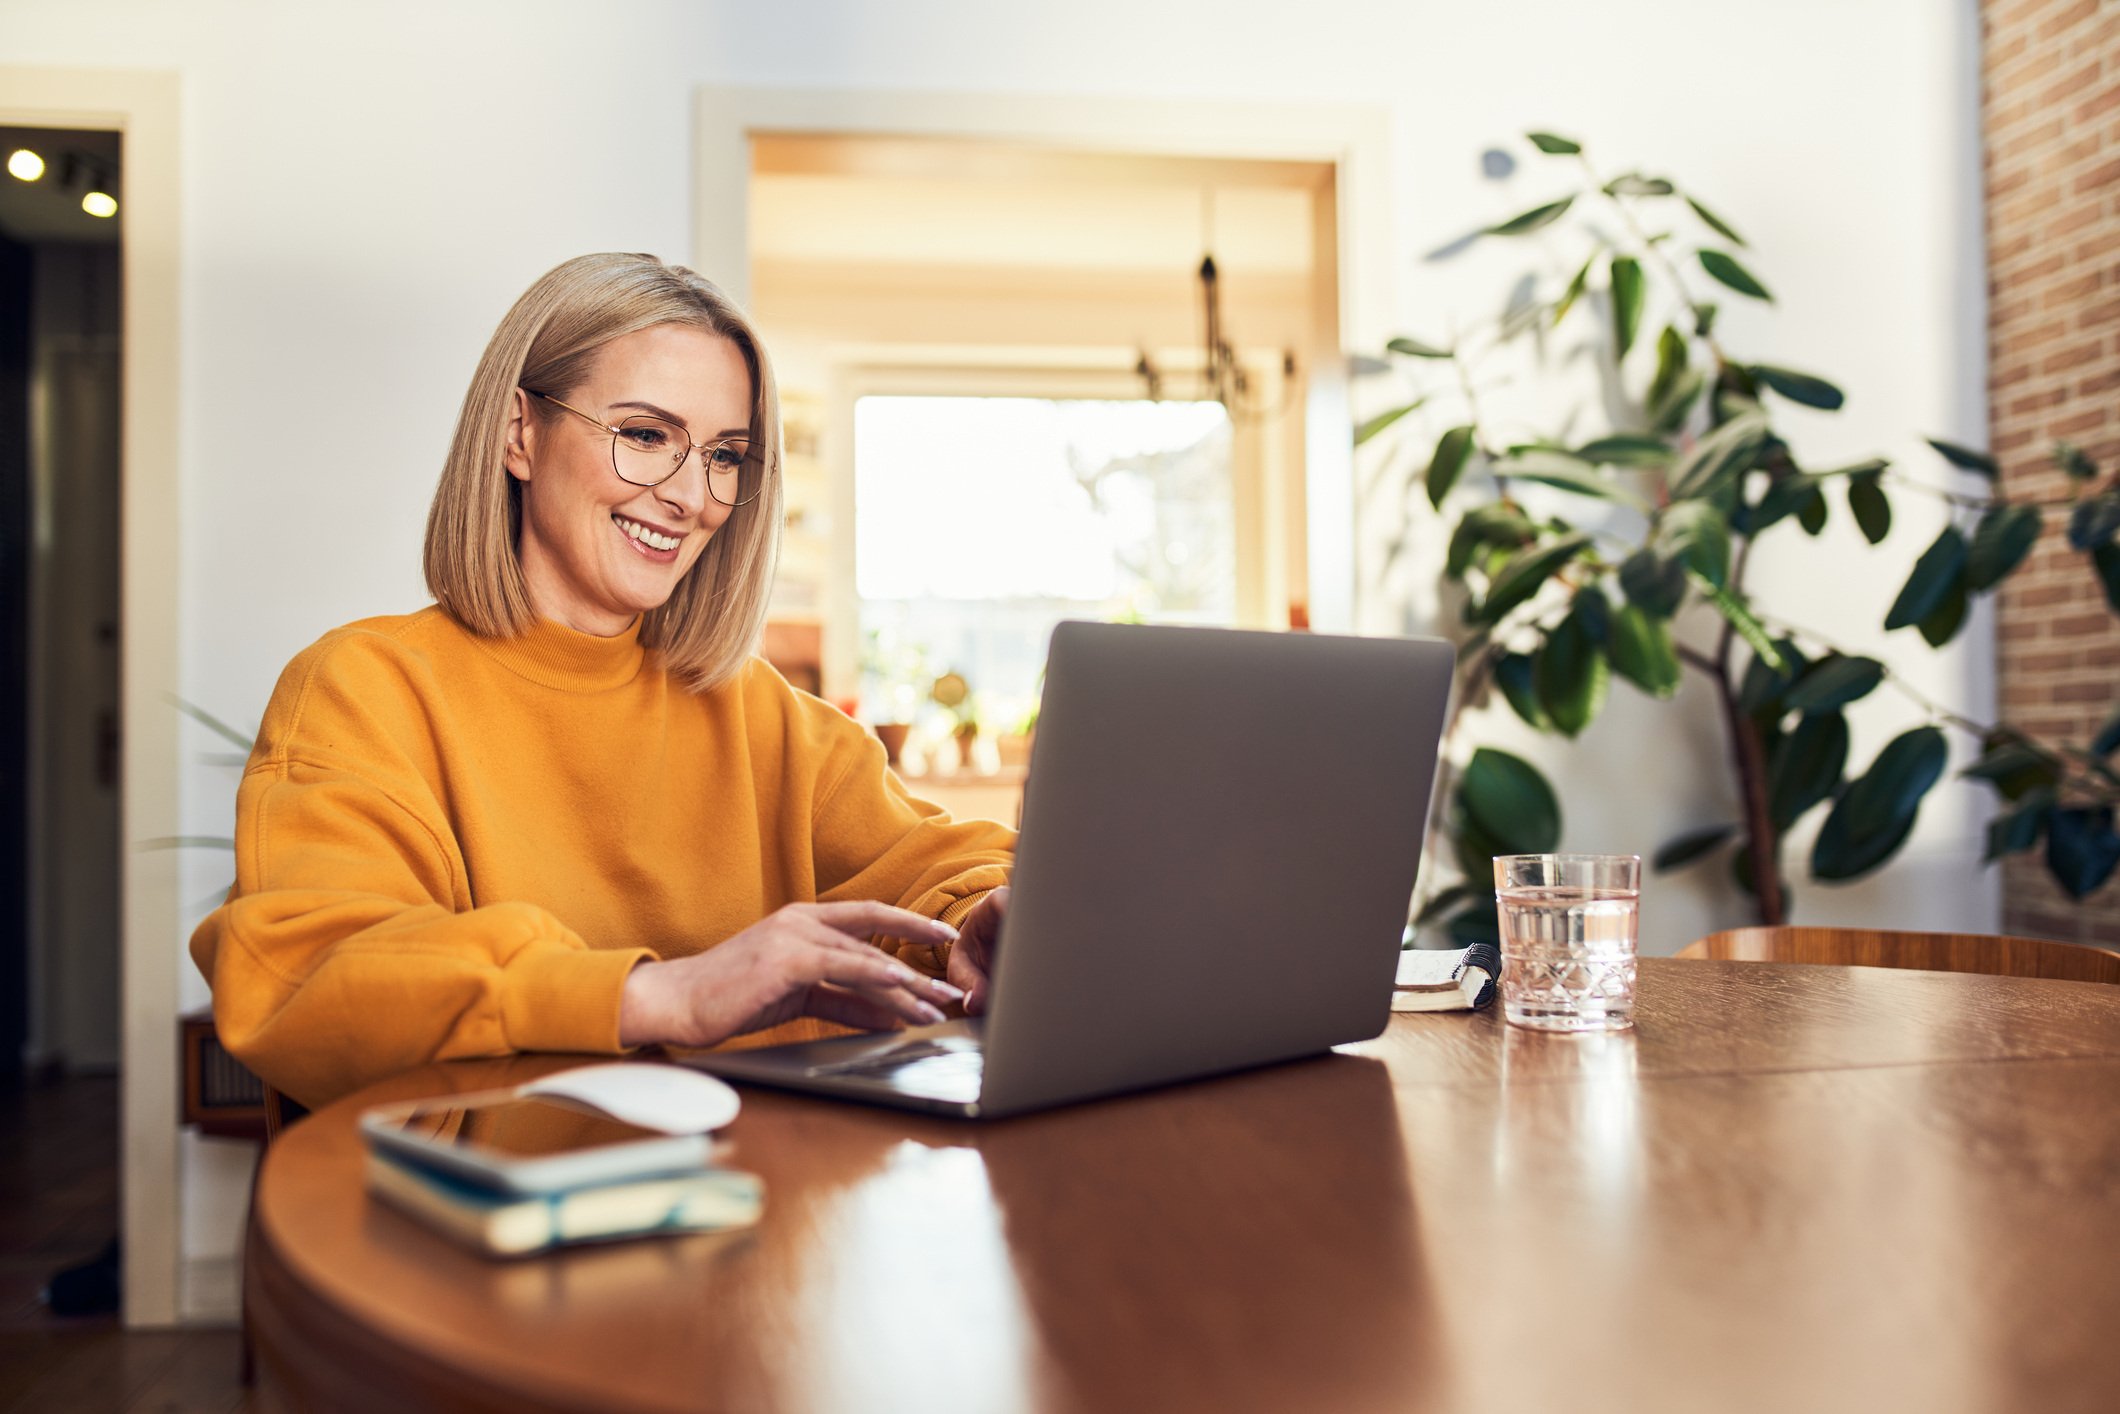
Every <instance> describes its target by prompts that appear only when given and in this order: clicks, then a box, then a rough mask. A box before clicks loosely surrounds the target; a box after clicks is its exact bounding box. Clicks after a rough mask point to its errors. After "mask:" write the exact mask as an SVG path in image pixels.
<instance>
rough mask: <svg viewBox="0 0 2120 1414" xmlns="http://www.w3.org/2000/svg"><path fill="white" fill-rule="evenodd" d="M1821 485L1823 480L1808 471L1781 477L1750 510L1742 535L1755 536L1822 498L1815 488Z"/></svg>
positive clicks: (1823, 482)
mask: <svg viewBox="0 0 2120 1414" xmlns="http://www.w3.org/2000/svg"><path fill="white" fill-rule="evenodd" d="M1824 484H1825V478H1824V477H1821V476H1813V475H1811V474H1810V473H1809V472H1802V471H1799V472H1797V473H1795V474H1794V475H1791V476H1784V477H1781V478H1780V479H1778V480H1777V481H1775V482H1774V484H1773V485H1771V486H1769V487H1768V488H1767V494H1766V495H1764V496H1761V497H1760V498H1759V504H1758V505H1757V506H1754V507H1753V508H1752V513H1751V516H1750V518H1749V519H1747V520H1746V522H1745V533H1746V534H1747V535H1757V534H1759V533H1760V532H1761V531H1763V530H1765V529H1767V527H1769V526H1771V525H1774V524H1776V523H1778V522H1780V521H1783V520H1786V519H1787V518H1788V517H1790V516H1792V515H1795V514H1796V513H1797V512H1799V511H1801V510H1802V509H1803V508H1804V507H1805V506H1807V505H1809V504H1810V503H1811V502H1813V501H1817V500H1821V499H1823V497H1822V496H1821V494H1820V492H1819V489H1818V488H1819V487H1821V486H1823V485H1824Z"/></svg>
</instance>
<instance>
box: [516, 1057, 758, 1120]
mask: <svg viewBox="0 0 2120 1414" xmlns="http://www.w3.org/2000/svg"><path fill="white" fill-rule="evenodd" d="M516 1093H517V1094H519V1095H559V1096H563V1097H565V1098H567V1099H569V1100H579V1101H581V1102H582V1103H583V1104H586V1105H594V1106H596V1108H598V1109H600V1110H602V1111H603V1112H604V1113H605V1114H607V1115H610V1116H611V1117H612V1118H614V1119H622V1120H625V1121H627V1122H628V1123H631V1124H637V1125H639V1126H641V1127H642V1128H643V1129H659V1130H662V1131H663V1132H664V1133H665V1134H705V1133H708V1132H709V1131H711V1130H716V1129H719V1128H721V1127H722V1126H723V1125H725V1124H727V1123H728V1122H729V1121H730V1120H732V1119H734V1118H736V1111H737V1110H738V1108H740V1106H741V1104H742V1102H741V1101H739V1100H738V1099H737V1098H736V1092H735V1091H734V1090H733V1089H731V1088H730V1087H729V1086H728V1085H726V1084H725V1083H723V1082H722V1081H719V1080H716V1079H715V1078H714V1077H713V1076H711V1075H702V1074H700V1073H699V1072H698V1071H696V1070H687V1069H685V1068H684V1067H683V1066H677V1065H656V1064H653V1063H652V1062H638V1063H634V1062H627V1061H614V1062H610V1063H607V1064H604V1065H585V1066H581V1067H579V1068H577V1069H574V1070H562V1071H556V1072H554V1073H553V1074H551V1075H547V1076H544V1077H543V1078H541V1079H538V1080H533V1081H531V1082H530V1083H529V1084H527V1085H525V1086H523V1087H522V1088H521V1089H519V1090H518V1091H516Z"/></svg>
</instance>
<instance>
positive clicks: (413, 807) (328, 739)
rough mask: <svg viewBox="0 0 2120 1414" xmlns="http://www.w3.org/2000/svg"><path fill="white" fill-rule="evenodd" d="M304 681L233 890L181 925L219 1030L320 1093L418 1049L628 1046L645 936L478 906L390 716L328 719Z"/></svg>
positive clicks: (246, 820)
mask: <svg viewBox="0 0 2120 1414" xmlns="http://www.w3.org/2000/svg"><path fill="white" fill-rule="evenodd" d="M301 662H302V660H299V659H298V660H297V667H300V666H301ZM296 679H297V673H296V670H295V669H294V668H290V670H289V673H288V676H287V678H284V679H283V680H282V683H281V687H280V690H279V691H277V692H276V693H275V694H274V702H273V705H272V707H271V708H269V709H268V711H267V713H266V725H265V728H264V730H263V731H262V732H261V734H260V739H259V745H258V749H257V751H256V753H255V754H254V755H253V756H252V758H251V762H250V765H249V767H248V768H247V770H246V771H245V773H244V777H243V782H242V785H241V787H240V788H239V790H238V793H237V801H236V885H235V888H234V890H233V891H232V892H231V893H230V895H229V899H228V901H227V902H226V903H225V904H223V905H222V906H221V907H220V908H219V909H217V910H216V911H215V912H214V913H212V914H211V915H209V916H208V917H207V918H206V920H205V921H204V922H203V923H201V924H200V925H199V928H198V930H197V932H196V933H194V934H193V936H192V940H191V950H192V956H193V958H194V959H195V960H196V961H197V963H198V965H199V968H200V970H201V971H202V972H204V973H205V974H206V978H207V981H208V982H209V983H210V984H211V985H212V988H213V998H214V1021H215V1025H216V1028H217V1029H218V1031H219V1033H220V1036H221V1040H222V1044H223V1045H225V1046H227V1047H228V1049H229V1051H230V1052H231V1053H232V1054H234V1055H235V1056H236V1057H237V1058H238V1059H240V1060H241V1061H243V1063H244V1064H246V1065H248V1066H249V1067H250V1068H251V1069H252V1070H254V1071H256V1072H257V1073H258V1074H259V1075H260V1076H262V1077H263V1078H264V1079H265V1080H267V1081H268V1082H270V1083H271V1084H272V1085H274V1086H276V1087H277V1088H279V1089H281V1090H283V1091H285V1092H286V1093H288V1094H290V1095H292V1096H294V1097H295V1098H296V1099H297V1100H300V1101H301V1102H303V1103H304V1104H307V1105H311V1106H314V1105H317V1104H320V1103H323V1102H326V1101H329V1100H331V1099H334V1098H336V1097H338V1096H339V1095H342V1094H345V1093H348V1092H350V1091H352V1090H355V1089H358V1088H360V1087H361V1086H363V1085H366V1084H368V1083H370V1082H372V1081H374V1080H378V1079H381V1078H383V1077H385V1076H388V1075H391V1074H394V1073H395V1072H397V1071H401V1070H404V1069H406V1068H408V1067H410V1066H414V1065H419V1064H422V1063H424V1062H427V1061H433V1060H448V1059H454V1058H458V1057H465V1056H496V1055H505V1054H508V1053H510V1052H514V1051H530V1050H546V1051H591V1052H605V1053H616V1052H617V1051H619V1050H620V1047H619V1044H618V1012H619V996H620V992H621V990H622V989H623V987H624V985H625V979H626V974H627V973H628V972H629V971H631V970H632V968H633V966H634V965H635V964H636V963H638V962H640V961H642V960H643V959H647V958H652V957H653V956H654V954H653V953H652V952H649V951H647V950H646V949H632V950H611V951H598V950H592V949H590V948H588V947H587V945H586V944H585V943H584V941H583V940H582V939H581V938H580V937H578V936H577V935H575V934H574V933H573V932H571V931H570V930H568V929H567V928H566V927H565V926H564V925H563V924H561V923H560V921H559V920H558V919H557V918H555V917H554V916H553V915H552V914H551V913H549V912H548V911H546V910H545V909H543V908H540V907H537V906H536V905H533V904H528V903H495V904H490V905H487V906H485V907H479V908H474V907H472V901H471V892H470V886H469V881H468V879H467V878H466V875H465V870H464V866H463V860H462V855H461V852H460V851H459V850H458V848H457V846H456V842H455V841H454V839H453V838H451V836H450V834H449V832H448V830H447V827H446V822H445V819H444V817H443V814H442V812H441V810H440V809H439V807H438V806H437V804H436V803H435V801H434V800H433V797H432V794H431V792H428V791H426V790H425V789H424V788H423V787H422V786H421V785H420V784H419V781H418V775H417V772H416V771H415V770H412V769H410V768H409V767H408V766H407V765H406V764H405V762H404V761H403V760H402V759H401V757H400V752H399V749H398V744H397V743H394V742H393V740H392V737H391V734H390V732H389V731H387V730H383V729H381V725H380V724H378V723H376V722H374V721H369V722H366V723H363V724H361V725H362V726H363V727H364V728H365V730H363V731H362V732H360V733H359V734H358V736H357V737H355V736H352V735H350V734H349V733H348V732H345V731H341V730H335V729H328V727H329V725H331V724H332V718H333V715H334V714H333V712H332V710H331V706H332V702H331V700H332V698H333V697H334V695H335V694H334V691H333V686H332V685H331V684H328V683H327V684H324V685H322V686H319V685H318V684H316V683H314V682H312V681H310V680H309V679H308V677H307V676H306V675H304V676H303V677H302V678H301V680H299V681H296ZM338 686H339V687H341V688H346V687H350V686H354V685H349V684H340V685H338ZM289 699H292V700H289ZM305 699H306V701H305ZM305 717H306V718H307V720H305ZM318 719H322V722H321V723H319V721H318ZM319 725H326V726H327V729H326V730H321V731H320V730H318V729H317V728H318V726H319ZM335 725H336V726H340V727H343V726H346V725H347V723H345V722H344V721H340V722H338V723H336V724H335ZM356 740H357V741H358V744H359V748H360V752H359V755H358V756H355V755H354V753H353V747H354V745H355V742H356ZM331 745H335V746H336V749H330V746H331Z"/></svg>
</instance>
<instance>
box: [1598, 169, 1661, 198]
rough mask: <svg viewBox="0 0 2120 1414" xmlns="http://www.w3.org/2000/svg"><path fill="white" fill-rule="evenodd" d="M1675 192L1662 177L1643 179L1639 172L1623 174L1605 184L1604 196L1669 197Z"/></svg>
mask: <svg viewBox="0 0 2120 1414" xmlns="http://www.w3.org/2000/svg"><path fill="white" fill-rule="evenodd" d="M1676 190H1678V189H1677V188H1676V187H1674V186H1672V185H1671V184H1670V183H1669V182H1667V181H1665V180H1664V179H1663V178H1662V177H1645V176H1643V175H1642V174H1641V173H1639V172H1624V173H1622V174H1620V175H1619V176H1617V177H1614V178H1613V179H1612V180H1611V181H1609V182H1607V183H1605V195H1606V196H1669V195H1670V194H1671V193H1672V192H1674V191H1676Z"/></svg>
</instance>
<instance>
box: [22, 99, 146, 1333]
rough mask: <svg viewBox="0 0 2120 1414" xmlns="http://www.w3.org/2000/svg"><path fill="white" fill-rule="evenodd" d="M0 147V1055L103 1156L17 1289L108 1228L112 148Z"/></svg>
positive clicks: (111, 1222)
mask: <svg viewBox="0 0 2120 1414" xmlns="http://www.w3.org/2000/svg"><path fill="white" fill-rule="evenodd" d="M0 158H4V160H5V163H6V167H5V175H0V576H4V581H5V582H4V584H0V604H4V606H5V611H4V614H0V684H4V688H0V800H4V801H5V802H6V804H5V810H4V820H0V1066H4V1068H5V1073H6V1075H7V1076H8V1077H9V1079H10V1080H11V1082H12V1083H13V1084H14V1085H15V1086H33V1087H37V1088H38V1089H39V1090H40V1091H42V1092H44V1093H43V1094H41V1095H40V1097H39V1100H38V1102H39V1103H41V1104H43V1105H44V1106H45V1107H46V1108H50V1107H51V1106H52V1104H53V1103H54V1102H55V1101H54V1092H63V1093H61V1094H59V1095H58V1097H57V1098H58V1101H61V1102H63V1107H64V1108H65V1109H66V1110H68V1111H69V1112H70V1113H74V1114H76V1115H77V1116H79V1117H80V1119H81V1121H82V1122H81V1123H77V1124H76V1125H75V1126H74V1127H73V1129H72V1131H71V1132H72V1133H74V1134H75V1135H76V1136H80V1135H84V1134H92V1135H93V1136H95V1141H96V1142H95V1143H94V1144H93V1146H92V1147H93V1148H94V1150H95V1151H96V1155H98V1156H100V1157H99V1158H98V1160H97V1161H96V1162H94V1163H89V1164H87V1166H86V1168H84V1169H82V1170H81V1171H80V1172H76V1173H75V1174H74V1176H73V1178H72V1179H71V1180H70V1182H69V1188H70V1192H71V1194H72V1196H73V1197H74V1198H75V1199H78V1201H77V1202H74V1203H73V1204H72V1205H71V1207H70V1208H69V1214H68V1220H67V1221H66V1222H65V1223H64V1224H62V1225H59V1226H57V1227H55V1228H47V1229H45V1230H44V1232H43V1234H42V1235H41V1237H40V1239H39V1240H38V1241H37V1242H35V1243H32V1244H30V1245H29V1247H28V1249H27V1250H24V1251H20V1252H18V1253H17V1254H15V1255H14V1257H13V1258H12V1260H13V1261H15V1262H20V1263H22V1264H23V1265H25V1266H26V1267H29V1268H31V1270H29V1271H16V1272H11V1273H10V1280H11V1282H18V1283H19V1282H22V1281H25V1280H29V1279H33V1278H35V1277H36V1276H37V1275H38V1273H37V1272H36V1270H35V1268H36V1267H38V1266H39V1265H41V1266H43V1267H45V1268H47V1270H44V1271H42V1273H41V1276H42V1277H44V1278H49V1277H50V1276H51V1275H52V1273H53V1272H54V1271H56V1270H58V1269H59V1268H62V1267H65V1266H69V1265H71V1264H74V1263H78V1262H81V1261H83V1260H85V1259H88V1258H93V1257H95V1256H96V1255H97V1249H98V1248H99V1247H102V1246H103V1245H104V1244H105V1243H107V1242H108V1241H109V1240H111V1239H112V1238H114V1237H115V1235H116V1233H117V1230H118V1226H119V1214H118V1197H117V1195H118V1175H117V1163H118V1149H119V1146H118V1123H119V1118H118V1104H117V1096H118V1091H117V1087H116V1086H115V1085H114V1084H113V1083H112V1077H114V1076H115V1075H116V1074H117V1072H118V1068H119V1059H120V1056H121V1053H122V1044H121V1040H122V1031H121V1006H120V999H121V979H122V976H123V967H122V952H121V949H122V916H121V909H120V900H121V898H122V889H121V876H122V857H121V850H120V846H119V841H120V802H121V780H120V769H119V755H120V750H119V748H120V742H119V725H118V724H119V720H120V708H119V699H120V660H119V654H120V642H119V631H118V630H119V622H120V606H119V594H120V587H119V586H120V575H119V569H120V557H119V555H118V553H117V548H116V547H117V544H118V532H119V528H120V524H121V518H120V514H119V504H120V500H121V497H122V465H123V463H122V449H123V389H124V382H123V342H122V340H123V328H124V311H123V307H122V289H123V280H122V260H123V241H122V237H121V230H122V223H121V222H120V221H119V220H118V219H117V214H118V211H119V207H120V203H121V201H122V199H123V193H122V169H123V140H122V138H121V136H120V135H119V134H118V133H116V132H110V131H100V130H81V129H65V128H21V127H0ZM89 1111H93V1112H94V1115H93V1118H94V1121H95V1122H94V1123H93V1124H90V1123H87V1122H86V1121H87V1120H88V1118H89V1117H90V1116H89V1115H88V1113H87V1112H89ZM17 1142H18V1143H20V1144H31V1145H34V1144H37V1143H41V1142H44V1136H42V1135H40V1134H37V1133H26V1134H24V1135H22V1136H19V1138H18V1141H17ZM110 1260H111V1263H112V1266H111V1269H110V1270H109V1272H108V1277H109V1281H108V1290H109V1292H110V1294H111V1295H112V1296H113V1297H114V1295H115V1291H116V1287H117V1283H116V1273H115V1267H114V1262H115V1254H114V1252H113V1253H112V1254H111V1259H110Z"/></svg>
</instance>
